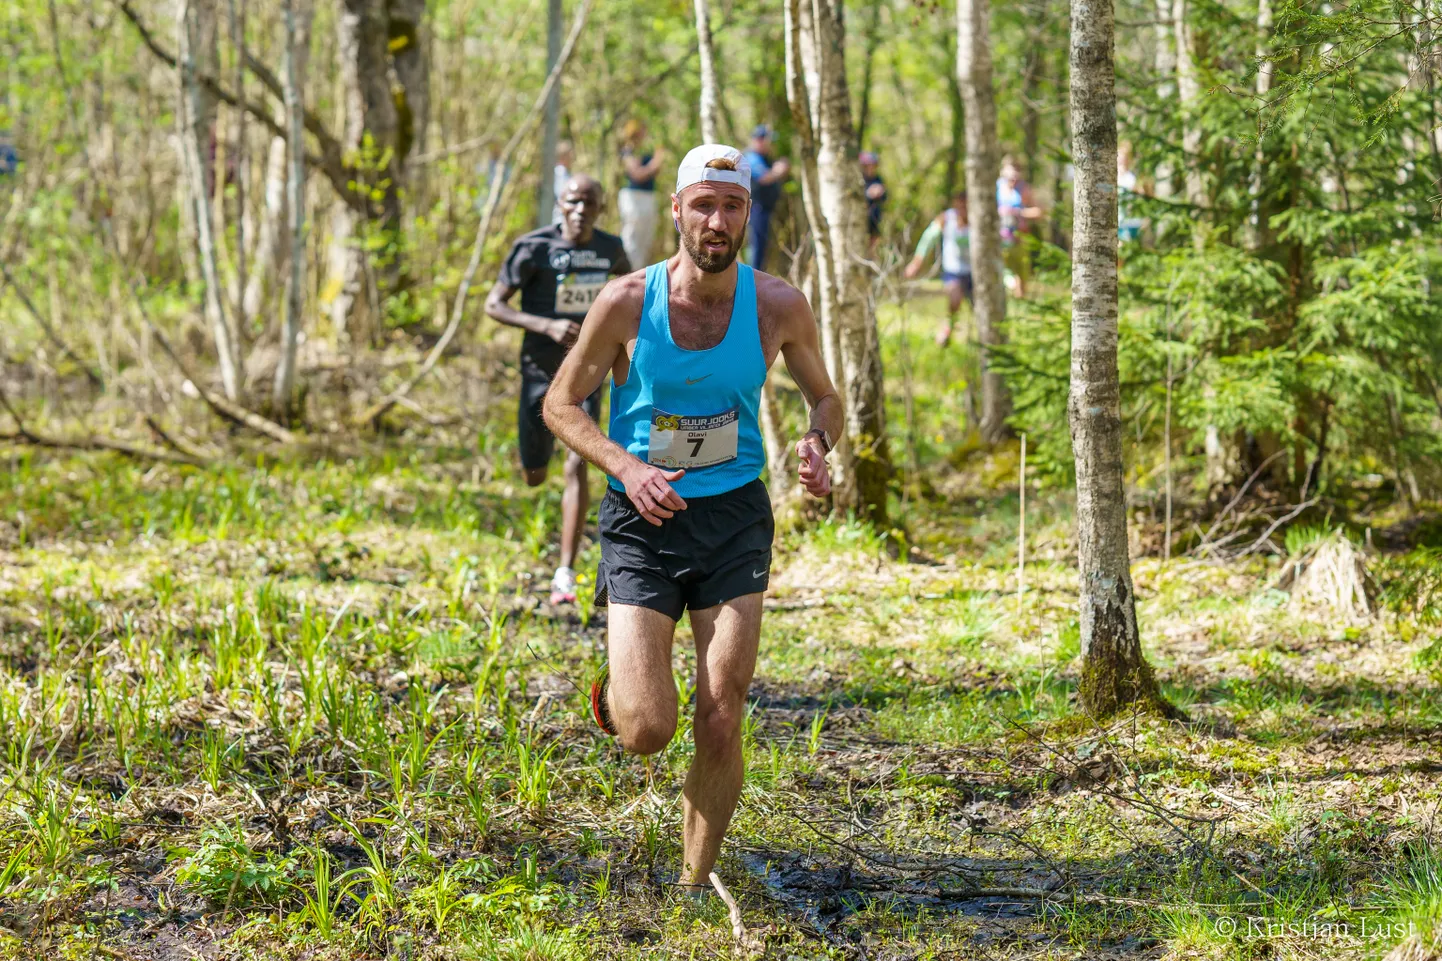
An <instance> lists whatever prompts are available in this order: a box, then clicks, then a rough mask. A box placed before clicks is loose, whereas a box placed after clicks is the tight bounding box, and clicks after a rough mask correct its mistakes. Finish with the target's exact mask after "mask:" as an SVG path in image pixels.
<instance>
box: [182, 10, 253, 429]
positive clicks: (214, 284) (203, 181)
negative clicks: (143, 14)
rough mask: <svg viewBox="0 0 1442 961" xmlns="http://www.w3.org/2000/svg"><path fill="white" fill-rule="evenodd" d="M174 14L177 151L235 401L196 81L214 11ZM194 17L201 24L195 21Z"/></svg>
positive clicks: (211, 116) (234, 341)
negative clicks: (201, 48)
mask: <svg viewBox="0 0 1442 961" xmlns="http://www.w3.org/2000/svg"><path fill="white" fill-rule="evenodd" d="M177 12H178V16H177V18H176V19H177V23H176V48H177V54H176V59H177V62H178V65H179V67H180V89H181V97H180V107H181V149H182V152H183V155H184V161H185V175H186V194H187V201H188V203H187V205H186V206H187V209H188V210H189V211H190V212H191V215H192V216H193V217H194V223H195V242H196V254H197V258H196V259H197V262H198V265H199V268H200V279H201V284H202V286H203V287H204V288H205V317H206V321H207V322H208V323H209V324H210V330H211V336H212V337H213V338H214V339H215V355H216V363H217V365H218V367H219V368H220V383H221V388H222V390H223V391H224V392H225V396H226V399H227V400H231V401H235V400H238V399H239V397H240V385H241V373H240V336H239V333H238V332H237V330H236V328H235V326H234V324H233V317H232V316H231V311H229V310H227V309H226V306H225V292H224V290H223V289H222V288H221V284H220V271H219V268H218V265H217V263H216V255H215V236H214V234H213V233H212V230H211V226H212V225H211V219H210V213H211V211H210V197H211V191H212V190H214V189H215V174H214V170H213V169H212V167H211V163H210V142H211V136H212V131H213V130H214V125H215V105H214V102H213V100H212V101H210V102H207V99H206V98H203V97H202V96H201V91H200V84H199V83H198V82H197V81H196V59H195V58H196V49H197V47H198V46H200V42H199V39H198V38H200V37H203V36H204V35H205V30H206V29H208V30H209V33H210V37H211V39H212V41H213V38H214V28H215V25H214V10H213V9H211V8H210V7H209V6H208V5H207V6H205V7H203V8H199V9H197V8H196V7H193V6H192V5H191V3H190V2H189V0H180V7H179V10H178V11H177ZM197 20H200V21H202V22H201V23H199V24H197V23H196V21H197ZM207 20H208V21H209V22H208V24H207V23H206V22H205V21H207Z"/></svg>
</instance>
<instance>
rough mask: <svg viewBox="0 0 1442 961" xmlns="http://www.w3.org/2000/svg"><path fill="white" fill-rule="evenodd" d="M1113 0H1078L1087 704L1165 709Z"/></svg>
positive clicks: (1076, 285)
mask: <svg viewBox="0 0 1442 961" xmlns="http://www.w3.org/2000/svg"><path fill="white" fill-rule="evenodd" d="M1113 17H1114V15H1113V11H1112V0H1071V117H1072V131H1073V132H1072V162H1073V163H1074V164H1075V165H1076V179H1075V181H1074V184H1073V197H1074V204H1075V208H1074V213H1073V217H1074V221H1073V235H1072V236H1073V246H1072V288H1071V289H1072V326H1071V330H1072V348H1071V392H1070V396H1069V397H1068V401H1067V414H1068V418H1069V420H1070V422H1071V437H1072V452H1073V454H1074V455H1075V457H1076V492H1077V555H1078V558H1077V559H1078V566H1079V568H1080V574H1081V598H1080V600H1081V650H1082V675H1081V683H1080V686H1079V693H1080V695H1081V701H1082V706H1083V708H1084V709H1085V710H1086V712H1087V713H1088V714H1090V715H1092V716H1093V717H1098V718H1101V717H1107V716H1109V715H1112V714H1115V713H1116V712H1117V711H1119V710H1121V709H1123V708H1127V707H1130V706H1132V705H1140V706H1142V707H1145V708H1151V709H1155V710H1162V711H1163V712H1166V711H1167V708H1166V707H1165V702H1164V701H1163V700H1162V699H1161V696H1160V694H1159V693H1158V691H1157V685H1156V681H1155V679H1154V678H1153V676H1152V671H1151V667H1150V665H1148V664H1147V662H1146V659H1145V658H1144V657H1143V656H1142V647H1141V640H1140V637H1139V634H1138V631H1137V614H1136V599H1135V592H1134V590H1133V588H1132V576H1131V563H1130V558H1129V556H1128V548H1127V515H1126V495H1125V492H1124V490H1123V486H1122V485H1123V475H1122V421H1121V386H1120V382H1119V376H1118V373H1117V187H1116V170H1117V114H1116V89H1115V73H1114V71H1115V67H1114V63H1113V42H1114V34H1113V30H1114V20H1113Z"/></svg>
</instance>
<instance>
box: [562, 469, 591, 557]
mask: <svg viewBox="0 0 1442 961" xmlns="http://www.w3.org/2000/svg"><path fill="white" fill-rule="evenodd" d="M590 506H591V492H590V490H589V489H587V487H586V462H585V461H583V460H581V458H580V457H579V456H578V455H577V454H575V453H574V452H572V453H569V454H567V455H566V492H565V493H564V494H562V495H561V566H562V567H574V566H575V560H576V555H577V554H578V553H580V551H581V531H582V530H584V529H585V526H586V511H587V510H588V509H589V508H590Z"/></svg>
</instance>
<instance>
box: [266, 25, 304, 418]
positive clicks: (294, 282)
mask: <svg viewBox="0 0 1442 961" xmlns="http://www.w3.org/2000/svg"><path fill="white" fill-rule="evenodd" d="M297 3H300V4H304V5H305V7H306V8H307V9H306V11H305V12H304V13H303V14H297V12H296V9H295V8H296V5H297ZM309 5H310V0H285V117H286V127H287V129H288V130H289V131H290V134H289V139H290V149H289V150H287V151H286V154H287V159H288V161H289V163H288V165H287V166H288V170H287V177H286V194H287V197H286V200H287V201H288V205H289V207H290V224H289V227H290V276H289V278H288V279H287V282H286V298H285V323H284V325H283V326H282V327H281V336H280V356H279V358H278V359H277V361H276V365H275V380H274V382H273V384H272V394H271V404H272V405H273V406H274V408H275V414H276V416H277V417H278V418H280V419H281V420H282V421H289V420H291V419H292V418H291V413H292V411H291V405H292V401H293V400H294V398H295V368H296V354H297V351H298V348H299V346H300V325H301V316H300V315H301V309H302V307H303V306H304V304H305V140H304V139H303V137H302V133H301V128H302V124H303V120H302V115H303V113H304V111H305V103H304V101H303V100H302V97H303V91H304V89H305V87H304V84H305V68H306V63H307V59H308V57H307V51H306V48H305V46H304V44H305V42H306V41H308V40H309V38H310V30H309V29H308V28H309V20H310V13H309V9H308V8H309ZM298 21H300V22H304V24H305V27H304V29H303V28H301V27H300V26H298Z"/></svg>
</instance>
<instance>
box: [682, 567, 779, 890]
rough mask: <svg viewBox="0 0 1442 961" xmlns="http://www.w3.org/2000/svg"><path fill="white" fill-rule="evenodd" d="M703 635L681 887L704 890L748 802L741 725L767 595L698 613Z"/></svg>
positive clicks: (694, 625) (694, 626)
mask: <svg viewBox="0 0 1442 961" xmlns="http://www.w3.org/2000/svg"><path fill="white" fill-rule="evenodd" d="M691 630H692V631H693V632H694V633H695V635H696V719H695V724H694V725H693V734H694V735H695V738H696V759H695V760H694V761H692V762H691V771H690V773H688V774H687V775H686V786H685V787H684V788H683V789H682V792H681V793H682V797H683V799H684V803H683V806H682V808H683V817H684V822H683V823H684V833H683V837H682V851H683V853H682V863H681V884H682V885H683V886H688V887H701V886H705V885H707V884H708V881H707V878H708V877H709V876H710V874H711V869H712V868H713V867H715V865H716V856H717V855H718V854H719V853H720V851H721V839H722V838H723V837H724V836H725V834H726V828H727V826H728V825H729V824H730V823H731V815H732V814H733V813H734V812H735V810H736V801H737V799H738V798H740V797H741V783H742V779H743V776H744V773H745V766H744V762H743V759H742V756H741V719H742V717H743V715H744V714H745V711H746V691H747V690H748V689H749V688H750V687H751V675H752V674H753V673H754V672H755V670H756V649H757V647H758V645H759V644H760V640H761V595H760V594H746V595H743V596H742V597H738V598H736V599H734V600H730V601H726V602H725V603H724V604H718V605H717V606H715V607H708V608H706V609H704V610H700V611H692V612H691Z"/></svg>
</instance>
